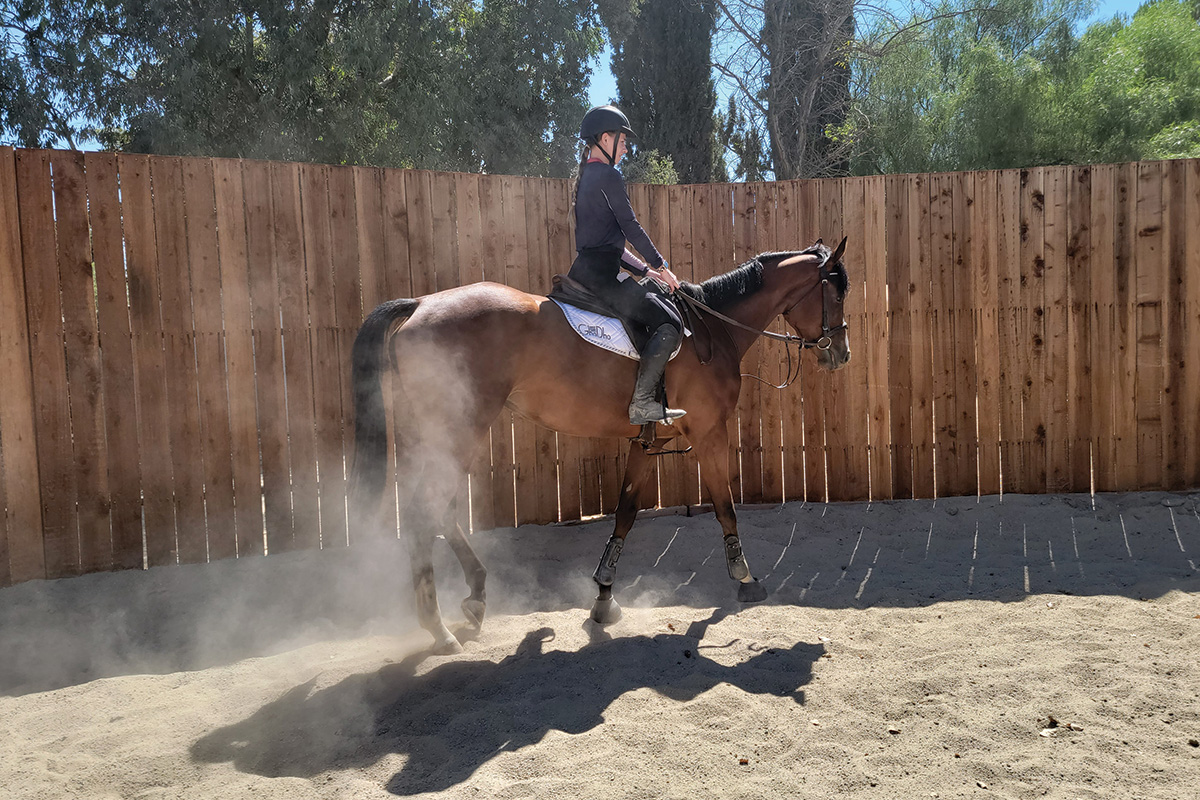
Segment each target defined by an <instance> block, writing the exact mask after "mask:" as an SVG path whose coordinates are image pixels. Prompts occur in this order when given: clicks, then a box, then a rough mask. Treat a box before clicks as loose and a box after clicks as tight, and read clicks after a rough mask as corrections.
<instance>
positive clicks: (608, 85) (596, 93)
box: [588, 0, 1144, 106]
mask: <svg viewBox="0 0 1200 800" xmlns="http://www.w3.org/2000/svg"><path fill="white" fill-rule="evenodd" d="M1142 2H1144V0H1100V3H1099V5H1098V6H1097V7H1096V11H1095V13H1093V14H1092V16H1091V17H1089V18H1088V19H1087V21H1086V22H1085V26H1086V25H1087V24H1090V23H1092V22H1097V21H1099V20H1105V19H1109V18H1111V17H1113V16H1115V15H1117V14H1125V15H1127V16H1128V15H1131V14H1133V12H1134V11H1137V9H1138V6H1140V5H1141V4H1142ZM611 61H612V50H611V49H608V48H605V50H604V52H603V53H601V54H600V56H599V58H598V59H597V61H595V62H594V63H593V71H592V79H591V82H590V83H589V84H588V100H589V101H590V102H591V104H592V105H594V106H598V105H604V104H605V103H610V102H612V101H613V100H615V99H616V96H617V84H616V80H615V79H614V78H613V75H612V69H611Z"/></svg>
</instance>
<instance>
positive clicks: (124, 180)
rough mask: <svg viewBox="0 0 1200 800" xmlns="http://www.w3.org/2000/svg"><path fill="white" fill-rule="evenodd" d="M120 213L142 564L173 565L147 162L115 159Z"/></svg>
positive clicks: (138, 158) (166, 417) (167, 436)
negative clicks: (138, 466) (138, 462)
mask: <svg viewBox="0 0 1200 800" xmlns="http://www.w3.org/2000/svg"><path fill="white" fill-rule="evenodd" d="M117 170H118V172H119V173H120V176H121V211H122V217H123V223H124V225H123V227H124V235H125V269H126V272H127V274H128V285H129V327H130V332H131V334H132V337H133V358H134V373H135V375H136V379H137V383H136V386H135V387H134V388H135V393H136V395H137V409H138V414H137V429H138V443H139V445H140V448H141V473H142V521H143V526H144V529H145V540H146V541H145V556H146V563H147V564H148V565H149V566H151V567H154V566H160V565H163V564H174V563H176V560H177V556H176V541H175V512H174V501H173V496H174V480H175V470H174V465H173V463H172V460H171V444H170V433H169V430H168V427H169V420H170V419H171V417H170V414H169V411H168V408H167V392H166V363H165V354H164V351H163V327H162V317H161V315H160V310H159V284H160V281H159V274H158V273H159V270H158V250H157V248H156V246H155V242H154V208H153V203H152V199H151V176H150V159H149V158H148V157H147V156H131V155H120V156H118V157H117Z"/></svg>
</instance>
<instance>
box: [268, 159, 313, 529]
mask: <svg viewBox="0 0 1200 800" xmlns="http://www.w3.org/2000/svg"><path fill="white" fill-rule="evenodd" d="M271 200H272V211H273V214H272V230H273V233H274V237H275V250H274V255H275V269H276V275H277V277H278V280H279V311H280V318H281V320H282V331H281V333H282V338H283V374H284V381H285V385H286V387H287V403H286V405H284V406H279V407H278V408H275V409H272V408H270V407H267V408H266V409H265V410H266V411H267V413H271V412H272V411H276V412H278V413H284V412H285V411H286V415H287V454H288V458H287V463H288V471H289V473H290V475H291V483H292V492H291V493H292V540H291V545H292V546H293V547H298V548H308V547H319V546H320V542H321V530H320V518H319V514H318V506H319V502H320V501H319V497H320V495H319V488H318V486H317V463H316V461H317V440H316V428H315V420H314V418H313V417H314V415H313V375H312V337H311V335H310V333H311V331H310V326H309V322H308V313H309V308H308V294H307V292H306V291H305V288H304V287H305V285H306V284H307V282H308V271H307V269H306V266H305V263H304V239H303V233H302V226H303V213H304V212H303V210H302V208H301V199H300V165H299V164H273V165H272V167H271Z"/></svg>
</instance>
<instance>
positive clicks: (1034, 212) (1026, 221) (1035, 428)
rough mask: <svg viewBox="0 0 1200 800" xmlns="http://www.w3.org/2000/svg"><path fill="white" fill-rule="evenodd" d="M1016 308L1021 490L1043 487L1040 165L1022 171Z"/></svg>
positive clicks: (1043, 224) (1043, 270)
mask: <svg viewBox="0 0 1200 800" xmlns="http://www.w3.org/2000/svg"><path fill="white" fill-rule="evenodd" d="M1021 180H1022V184H1023V185H1022V187H1021V231H1022V235H1021V261H1020V264H1021V293H1020V294H1021V311H1022V316H1023V320H1024V323H1025V334H1024V337H1023V338H1024V346H1023V358H1022V366H1023V367H1024V371H1023V377H1024V383H1025V388H1024V391H1023V393H1022V399H1023V410H1022V414H1023V416H1024V425H1025V431H1024V432H1025V441H1024V442H1023V445H1024V450H1025V456H1026V457H1025V469H1024V478H1025V481H1024V485H1023V491H1026V492H1037V493H1041V492H1044V491H1046V486H1047V478H1046V425H1047V416H1048V414H1049V409H1048V408H1047V406H1046V402H1047V399H1048V392H1047V387H1046V256H1045V247H1046V195H1045V188H1044V186H1045V170H1043V169H1028V170H1022V171H1021Z"/></svg>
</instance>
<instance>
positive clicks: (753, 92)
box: [715, 0, 855, 180]
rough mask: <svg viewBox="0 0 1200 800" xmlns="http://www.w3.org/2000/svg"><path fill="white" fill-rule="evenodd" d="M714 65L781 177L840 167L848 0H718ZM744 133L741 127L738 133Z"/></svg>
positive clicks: (850, 25) (850, 19)
mask: <svg viewBox="0 0 1200 800" xmlns="http://www.w3.org/2000/svg"><path fill="white" fill-rule="evenodd" d="M717 5H718V8H719V10H720V12H721V17H720V20H721V21H720V24H719V26H718V45H717V49H718V51H719V52H720V53H721V56H720V58H719V59H718V60H717V63H716V64H715V67H716V69H717V71H718V72H719V73H720V74H721V75H722V76H723V77H724V79H725V80H726V81H727V82H728V84H729V85H730V87H731V88H732V93H731V96H732V95H736V97H737V100H736V106H737V108H738V112H739V114H740V115H742V116H743V118H744V119H746V120H747V122H748V124H749V125H752V126H753V127H755V128H756V129H757V130H758V139H759V140H760V141H762V142H765V143H766V145H767V150H768V152H769V153H770V162H771V171H772V172H774V174H775V177H776V178H779V179H782V180H786V179H790V178H800V177H817V176H822V175H830V174H839V173H844V171H845V169H846V157H847V155H848V153H849V146H848V142H847V141H846V140H844V139H842V140H839V139H835V138H834V137H832V136H830V135H829V132H830V131H831V130H833V129H837V128H840V127H841V126H842V125H843V122H844V120H845V117H846V114H847V112H848V110H849V97H850V95H849V86H850V83H849V81H850V65H849V61H848V57H849V55H850V52H851V47H850V46H851V44H852V40H853V37H854V30H855V20H854V11H855V3H854V0H718V3H717ZM742 138H743V140H744V141H745V140H749V139H751V138H752V137H750V136H749V135H748V134H747V135H745V136H743V137H742Z"/></svg>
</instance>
